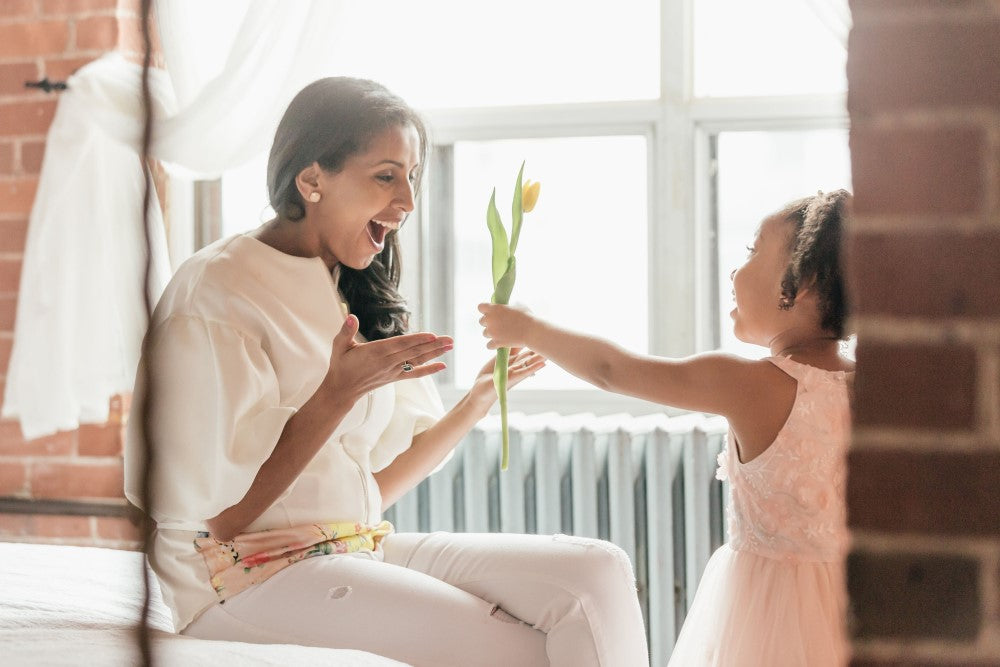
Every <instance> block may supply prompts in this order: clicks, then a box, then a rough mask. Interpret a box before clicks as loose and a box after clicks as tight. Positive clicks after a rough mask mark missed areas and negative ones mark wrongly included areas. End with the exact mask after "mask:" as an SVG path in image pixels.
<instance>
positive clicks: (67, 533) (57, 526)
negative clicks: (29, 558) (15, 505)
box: [0, 514, 93, 544]
mask: <svg viewBox="0 0 1000 667" xmlns="http://www.w3.org/2000/svg"><path fill="white" fill-rule="evenodd" d="M92 532H93V530H92V527H91V520H90V517H87V516H75V515H63V514H0V538H3V537H14V538H25V537H75V538H80V537H86V538H90V537H91V535H92ZM84 544H86V542H84Z"/></svg>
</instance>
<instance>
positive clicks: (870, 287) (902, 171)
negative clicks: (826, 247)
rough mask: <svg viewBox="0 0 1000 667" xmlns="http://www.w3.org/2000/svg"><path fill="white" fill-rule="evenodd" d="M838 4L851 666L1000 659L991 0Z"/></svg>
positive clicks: (995, 92)
mask: <svg viewBox="0 0 1000 667" xmlns="http://www.w3.org/2000/svg"><path fill="white" fill-rule="evenodd" d="M851 8H852V12H853V15H854V30H853V32H852V34H851V41H850V48H849V61H848V88H849V95H848V99H849V108H850V115H851V160H852V166H853V171H854V189H855V211H854V213H855V215H854V222H853V225H852V228H851V229H850V231H849V234H848V240H847V247H846V250H847V255H848V267H849V269H848V271H849V282H850V287H851V296H852V300H853V306H854V310H855V320H854V321H855V324H856V326H857V330H858V340H859V343H858V350H857V360H858V366H857V382H856V396H855V430H854V440H853V444H852V449H851V453H850V456H849V478H848V479H849V481H848V511H849V521H850V524H851V528H852V534H853V538H854V546H853V551H852V554H851V556H850V558H849V560H848V579H849V584H848V587H849V590H850V593H851V603H852V618H851V623H852V636H853V645H854V652H855V657H854V660H853V662H852V664H853V665H857V666H875V665H878V666H888V665H983V666H985V665H1000V1H997V0H966V1H961V2H956V1H948V0H911V1H906V2H904V1H902V0H852V2H851Z"/></svg>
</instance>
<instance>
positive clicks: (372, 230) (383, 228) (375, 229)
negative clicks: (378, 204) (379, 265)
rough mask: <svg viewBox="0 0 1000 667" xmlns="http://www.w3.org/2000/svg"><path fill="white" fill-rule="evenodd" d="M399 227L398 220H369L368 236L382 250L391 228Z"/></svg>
mask: <svg viewBox="0 0 1000 667" xmlns="http://www.w3.org/2000/svg"><path fill="white" fill-rule="evenodd" d="M393 229H399V223H398V222H384V221H382V220H369V221H368V238H370V239H371V242H372V245H373V246H374V247H375V249H376V250H377V251H378V252H382V248H384V247H385V237H386V235H387V234H388V233H389V231H390V230H393Z"/></svg>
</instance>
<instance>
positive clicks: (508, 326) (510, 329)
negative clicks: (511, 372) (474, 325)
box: [479, 303, 535, 350]
mask: <svg viewBox="0 0 1000 667" xmlns="http://www.w3.org/2000/svg"><path fill="white" fill-rule="evenodd" d="M479 312H480V313H482V314H483V316H482V317H481V318H479V323H480V324H481V325H483V336H485V337H486V338H489V339H490V342H489V343H487V344H486V347H487V348H488V349H490V350H496V349H498V348H501V347H510V348H515V347H525V346H526V345H527V344H528V332H529V330H530V328H531V325H532V324H533V323H534V321H535V320H534V318H533V317H532V316H531V315H530V314H529V313H528V311H527V310H525V309H523V308H515V307H511V306H503V305H500V304H495V303H481V304H479Z"/></svg>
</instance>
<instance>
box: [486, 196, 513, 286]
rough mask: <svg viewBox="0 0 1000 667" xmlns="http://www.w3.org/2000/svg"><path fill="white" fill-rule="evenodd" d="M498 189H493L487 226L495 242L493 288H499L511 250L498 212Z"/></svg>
mask: <svg viewBox="0 0 1000 667" xmlns="http://www.w3.org/2000/svg"><path fill="white" fill-rule="evenodd" d="M496 198H497V189H496V188H493V194H492V195H490V205H489V206H488V207H486V226H487V227H488V228H489V230H490V238H491V239H492V240H493V265H492V266H493V287H496V286H497V283H499V282H500V278H502V277H503V274H504V271H506V270H507V257H508V256H509V255H510V248H509V246H508V245H507V230H506V229H504V226H503V222H502V221H501V220H500V212H499V211H498V210H497V203H496Z"/></svg>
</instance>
